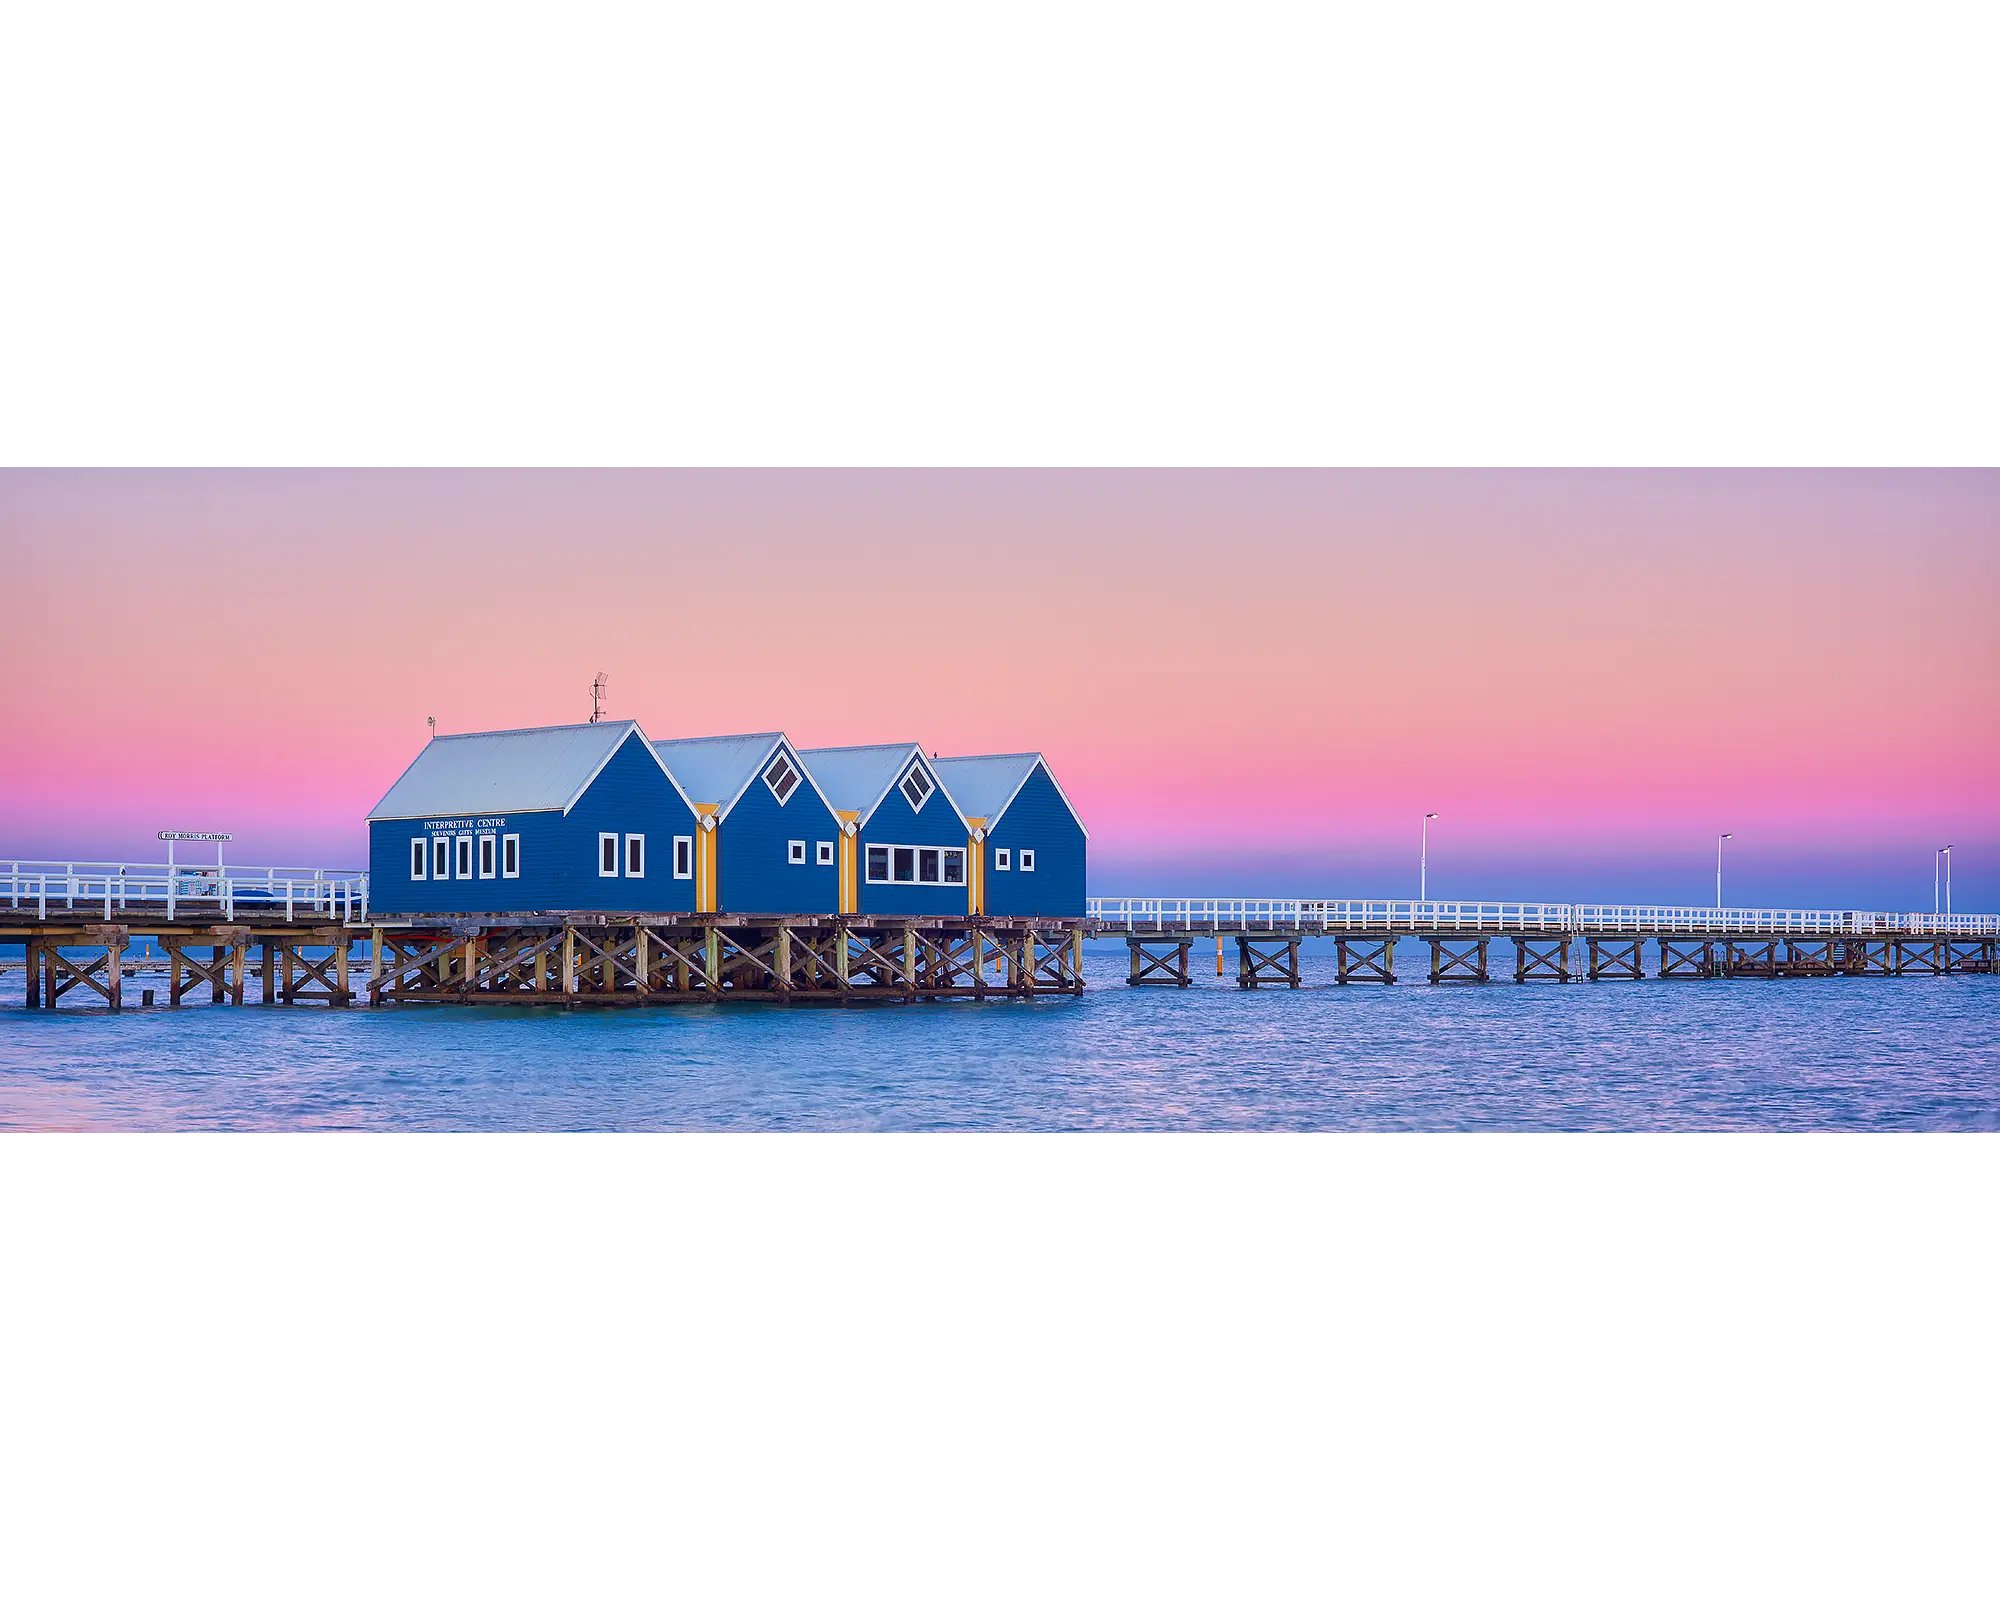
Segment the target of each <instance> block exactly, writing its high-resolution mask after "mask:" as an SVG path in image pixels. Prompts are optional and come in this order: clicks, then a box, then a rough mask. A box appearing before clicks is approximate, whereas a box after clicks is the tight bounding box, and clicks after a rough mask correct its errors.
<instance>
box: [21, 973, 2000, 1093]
mask: <svg viewBox="0 0 2000 1600" xmlns="http://www.w3.org/2000/svg"><path fill="white" fill-rule="evenodd" d="M1213 948H1214V947H1213V946H1212V945H1211V946H1208V947H1207V948H1206V950H1205V951H1204V950H1202V948H1201V947H1197V952H1198V954H1199V955H1201V956H1202V957H1203V959H1204V960H1205V962H1206V971H1205V973H1204V974H1203V977H1202V979H1201V981H1200V984H1199V985H1198V986H1197V987H1196V988H1194V989H1191V990H1188V991H1186V992H1177V991H1174V990H1170V989H1137V990H1134V989H1128V988H1126V987H1125V986H1124V983H1123V975H1124V967H1125V948H1124V946H1123V944H1122V943H1118V942H1116V941H1109V940H1107V941H1103V942H1100V943H1098V944H1095V945H1092V946H1089V947H1088V955H1087V959H1086V963H1085V970H1086V974H1087V976H1088V978H1089V980H1090V983H1091V985H1092V988H1091V990H1090V992H1089V993H1088V994H1086V995H1084V996H1083V997H1081V998H1079V999H1065V1000H1047V1001H1034V1002H1021V1001H1014V1002H997V1003H990V1004H980V1005H974V1004H969V1003H958V1002H954V1003H939V1004H919V1005H914V1006H888V1007H879V1008H855V1009H851V1010H846V1011H842V1010H837V1009H836V1010H821V1009H814V1008H808V1007H797V1008H794V1009H790V1010H782V1009H778V1008H768V1007H762V1006H752V1005H736V1006H684V1007H672V1008H663V1009H659V1010H650V1011H643V1012H634V1011H619V1012H594V1011H575V1012H550V1011H539V1012H538V1011H530V1010H528V1009H526V1008H522V1009H520V1010H511V1009H492V1010H486V1009H481V1010H472V1009H465V1010H456V1009H453V1010H443V1009H439V1010H419V1009H415V1008H412V1009H409V1010H396V1009H389V1010H384V1011H376V1012H371V1011H368V1010H367V1009H365V1008H356V1009H354V1010H350V1011H344V1012H335V1011H330V1010H327V1009H325V1008H324V1007H320V1006H311V1007H308V1006H296V1007H291V1008H286V1007H282V1006H274V1007H269V1008H265V1007H261V1006H257V1005H255V1004H252V1005H249V1006H246V1007H244V1008H243V1009H242V1010H240V1011H239V1010H237V1009H236V1008H235V1007H232V1006H209V1005H207V1004H202V1005H198V1006H195V1007H192V1008H190V1009H185V1010H183V1011H180V1012H178V1013H174V1012H169V1011H166V1010H164V1009H159V1008H156V1009H154V1010H151V1011H141V1010H139V1009H137V1005H136V1001H137V996H138V991H139V990H140V989H142V988H145V987H147V986H149V984H150V985H151V986H153V987H156V988H158V989H159V990H160V991H161V992H162V994H164V987H165V985H164V980H163V979H146V978H137V979H128V980H127V986H126V993H127V995H128V996H130V997H131V999H132V1001H133V1008H132V1009H130V1010H127V1011H126V1012H124V1013H123V1014H122V1015H119V1016H115V1017H114V1016H111V1015H109V1014H107V1013H106V1012H104V1011H102V1010H95V1011H91V1010H85V1009H82V1008H78V1009H76V1010H69V1009H67V1008H65V1009H62V1010H59V1011H57V1012H55V1013H53V1014H52V1013H50V1012H47V1011H27V1010H24V1009H21V998H22V987H21V985H22V980H21V975H20V972H19V969H18V960H17V959H16V960H15V962H14V964H15V967H16V970H15V971H14V972H12V973H11V974H9V975H8V976H6V977H5V978H0V1127H5V1128H160V1129H169V1128H380V1129H390V1128H413V1129H414V1128H428V1129H455V1128H465V1129H510V1128H518V1129H568V1128H576V1129H582V1128H744V1129H750V1128H761V1129H780V1128H797V1129H927V1128H1036V1129H1059V1128H1135V1129H1136V1128H1146V1129H1220V1128H1431V1129H1445V1128H1452V1129H1462V1128H1573V1129H1584V1128H1628V1129H1639V1128H1708V1129H1713V1128H1975V1129H2000V978H1994V977H1952V978H1876V979H1856V978H1841V979H1821V980H1811V981H1807V980H1790V981H1781V982H1758V981H1731V982H1726V983H1724V982H1705V983H1701V982H1697V983H1680V982H1672V983H1663V982H1659V981H1655V980H1651V979H1649V980H1647V981H1645V982H1643V983H1629V982H1627V983H1610V982H1606V983H1597V984H1572V985H1570V986H1568V987H1561V986H1558V985H1554V984H1530V985H1527V986H1525V987H1519V986H1516V985H1515V984H1513V983H1512V982H1504V981H1503V982H1499V983H1494V984H1490V985H1487V986H1486V987H1484V988H1473V987H1467V988H1449V987H1446V988H1432V987H1431V986H1430V985H1428V984H1425V983H1423V982H1416V983H1410V982H1404V983H1400V984H1398V985H1396V986H1395V987H1394V988H1392V989H1382V988H1378V987H1373V986H1361V985H1355V986H1350V987H1347V988H1338V987H1335V986H1334V985H1333V984H1332V983H1331V982H1330V970H1329V967H1330V960H1331V951H1330V950H1329V951H1326V952H1324V953H1322V952H1317V951H1315V950H1314V949H1313V947H1312V946H1311V945H1310V944H1308V946H1307V947H1306V971H1307V981H1308V983H1309V984H1312V985H1314V986H1313V987H1308V988H1306V989H1302V990H1300V991H1298V992H1296V993H1294V992H1291V991H1288V990H1263V991H1258V992H1252V993H1244V992H1242V991H1240V990H1238V989H1237V988H1236V987H1235V984H1234V982H1233V980H1218V979H1217V978H1216V977H1215V976H1214V954H1213ZM1421 953H1422V952H1421V947H1420V946H1419V947H1415V948H1412V949H1406V950H1404V951H1402V952H1400V954H1399V965H1403V964H1406V963H1407V964H1409V965H1412V966H1413V965H1414V964H1415V962H1414V959H1413V958H1414V957H1416V956H1417V955H1419V954H1421ZM1495 953H1496V957H1497V955H1498V953H1499V951H1498V947H1497V946H1496V952H1495ZM1509 954H1510V956H1511V952H1510V953H1509ZM1231 961H1232V967H1233V961H1234V951H1233V950H1232V951H1231ZM252 993H253V995H254V993H255V986H254V983H253V985H252ZM69 998H72V999H73V998H74V996H73V995H72V996H71V997H69Z"/></svg>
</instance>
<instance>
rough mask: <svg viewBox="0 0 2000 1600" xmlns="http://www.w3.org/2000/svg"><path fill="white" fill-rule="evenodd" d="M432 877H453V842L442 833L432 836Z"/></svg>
mask: <svg viewBox="0 0 2000 1600" xmlns="http://www.w3.org/2000/svg"><path fill="white" fill-rule="evenodd" d="M431 876H432V877H433V878H440V879H442V878H449V877H450V876H451V840H449V839H447V838H446V837H445V836H444V835H443V834H441V833H438V834H433V835H432V836H431Z"/></svg>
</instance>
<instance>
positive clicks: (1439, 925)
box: [1086, 895, 2000, 938]
mask: <svg viewBox="0 0 2000 1600" xmlns="http://www.w3.org/2000/svg"><path fill="white" fill-rule="evenodd" d="M1086 914H1087V915H1089V916H1090V917H1092V918H1094V919H1095V920H1096V921H1097V922H1098V923H1099V924H1100V925H1101V926H1102V927H1103V928H1104V929H1105V930H1106V931H1112V930H1115V929H1120V928H1123V929H1130V930H1132V931H1134V932H1148V933H1150V932H1172V933H1183V932H1185V933H1218V932H1219V933H1263V932H1271V933H1277V932H1284V931H1288V930H1296V931H1298V932H1301V933H1310V934H1327V933H1446V934H1448V933H1467V934H1474V933H1549V934H1557V933H1573V934H1585V935H1588V934H1621V933H1629V934H1643V935H1646V936H1649V937H1650V936H1655V935H1662V934H1664V935H1667V936H1669V937H1671V936H1673V935H1675V934H1686V935H1688V936H1690V937H1698V936H1701V935H1704V934H1714V935H1718V936H1720V935H1730V934H1733V935H1747V936H1753V937H1754V936H1766V937H1776V938H1786V937H1797V938H1812V937H1839V936H1842V935H1850V934H1875V935H1889V934H1898V935H1905V936H1907V935H1910V934H1918V935H1926V934H1929V935H1959V936H1961V937H1965V938H1980V937H1987V938H1990V937H1993V936H1995V935H2000V916H1996V915H1990V914H1978V913H1971V912H1958V913H1955V914H1952V915H1949V916H1940V915H1935V914H1933V913H1931V912H1927V911H1776V910H1762V909H1753V908H1739V907H1734V906H1729V907H1724V908H1722V909H1721V910H1717V909H1715V908H1714V907H1710V906H1590V905H1582V906H1579V905H1554V904H1542V903H1537V902H1530V901H1514V900H1478V901H1474V900H1282V899H1259V898H1252V897H1241V896H1239V897H1231V896H1214V897H1207V898H1204V897H1200V896H1193V895H1189V896H1181V897H1173V896H1128V897H1123V898H1118V897H1111V896H1106V897H1104V898H1100V899H1094V900H1090V901H1088V902H1086Z"/></svg>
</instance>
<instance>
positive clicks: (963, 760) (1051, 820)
mask: <svg viewBox="0 0 2000 1600" xmlns="http://www.w3.org/2000/svg"><path fill="white" fill-rule="evenodd" d="M933 765H934V768H935V771H936V773H937V776H938V778H939V780H940V781H941V782H942V783H943V784H944V786H945V788H946V789H948V790H949V791H950V792H951V797H952V799H953V801H954V802H956V804H957V807H958V810H959V813H960V815H962V816H963V817H964V818H965V820H966V824H967V826H968V827H969V828H970V830H971V837H972V840H973V858H972V886H971V905H972V910H973V913H974V914H975V915H979V916H988V917H1080V916H1082V915H1083V914H1084V855H1085V851H1086V847H1087V846H1088V843H1089V840H1090V833H1089V830H1088V829H1086V828H1085V827H1084V825H1083V819H1082V818H1081V817H1079V816H1078V815H1077V814H1076V807H1075V806H1073V805H1071V804H1070V803H1069V796H1068V795H1066V794H1064V793H1063V791H1062V785H1061V784H1059V783H1057V782H1056V780H1055V774H1054V773H1052V772H1050V771H1049V764H1048V762H1047V761H1046V760H1044V759H1043V758H1042V757H1041V756H1040V755H1036V754H1024V755H1011V756H946V757H944V758H942V759H941V760H938V761H937V762H935V763H934V764H933Z"/></svg>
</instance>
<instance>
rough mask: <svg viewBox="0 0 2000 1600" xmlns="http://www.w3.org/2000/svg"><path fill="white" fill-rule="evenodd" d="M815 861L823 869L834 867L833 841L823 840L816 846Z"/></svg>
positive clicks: (814, 850)
mask: <svg viewBox="0 0 2000 1600" xmlns="http://www.w3.org/2000/svg"><path fill="white" fill-rule="evenodd" d="M813 860H814V861H816V862H818V863H819V865H821V866H822V867H830V866H832V865H833V841H832V840H831V839H822V840H820V841H819V843H818V844H817V845H816V846H814V848H813Z"/></svg>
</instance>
